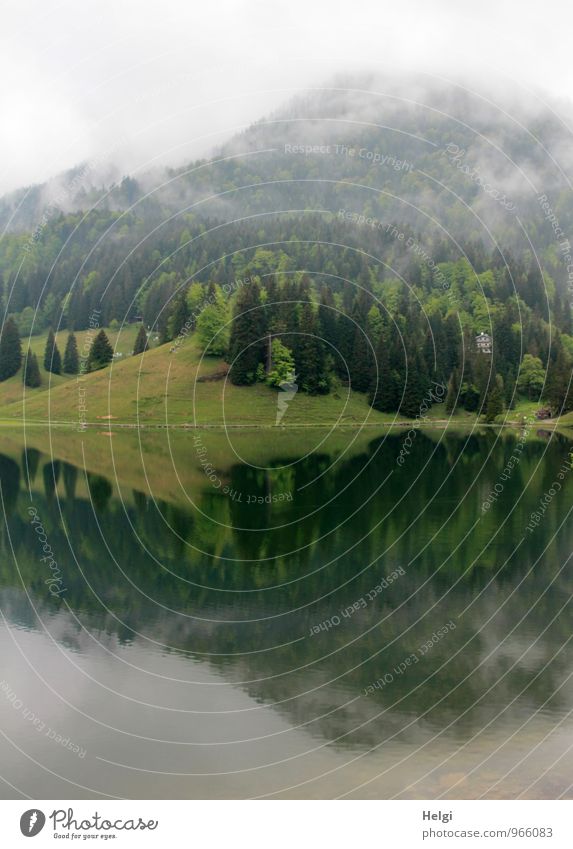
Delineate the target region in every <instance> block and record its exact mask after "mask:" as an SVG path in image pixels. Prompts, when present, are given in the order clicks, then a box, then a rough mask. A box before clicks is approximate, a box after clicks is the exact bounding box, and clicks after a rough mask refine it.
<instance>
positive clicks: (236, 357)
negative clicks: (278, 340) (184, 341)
mask: <svg viewBox="0 0 573 849" xmlns="http://www.w3.org/2000/svg"><path fill="white" fill-rule="evenodd" d="M265 331H266V328H265V315H264V309H263V307H262V304H261V291H260V286H259V284H258V282H257V281H256V280H254V281H253V282H251V283H249V284H248V285H246V286H243V287H242V288H241V289H240V290H239V294H238V297H237V301H236V304H235V312H234V316H233V322H232V326H231V334H230V340H229V361H230V362H231V370H230V373H229V376H230V379H231V382H232V383H234V384H236V385H237V386H248V385H249V384H251V383H254V382H255V381H256V379H257V368H258V366H259V363H264V351H265V335H266V332H265Z"/></svg>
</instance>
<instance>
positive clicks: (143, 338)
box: [133, 324, 147, 356]
mask: <svg viewBox="0 0 573 849" xmlns="http://www.w3.org/2000/svg"><path fill="white" fill-rule="evenodd" d="M144 351H147V333H146V332H145V327H144V326H143V324H142V325H141V327H140V328H139V330H138V331H137V336H136V337H135V344H134V346H133V354H134V356H135V355H136V354H143V352H144Z"/></svg>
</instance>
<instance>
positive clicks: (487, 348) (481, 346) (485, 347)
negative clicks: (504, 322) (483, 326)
mask: <svg viewBox="0 0 573 849" xmlns="http://www.w3.org/2000/svg"><path fill="white" fill-rule="evenodd" d="M476 346H477V349H478V351H480V352H481V353H482V354H491V336H490V335H489V333H484V332H483V330H482V332H481V333H480V334H479V335H478V336H476Z"/></svg>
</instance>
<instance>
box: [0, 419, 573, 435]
mask: <svg viewBox="0 0 573 849" xmlns="http://www.w3.org/2000/svg"><path fill="white" fill-rule="evenodd" d="M27 426H28V427H40V428H52V427H57V428H66V429H69V430H71V431H73V432H74V433H77V434H78V435H81V434H82V433H85V432H86V431H87V430H98V429H99V430H102V429H105V430H106V431H112V430H114V429H116V430H182V431H185V430H221V431H225V430H255V431H260V430H270V431H273V432H274V433H277V432H281V431H293V430H340V431H343V430H362V429H364V428H368V429H370V430H372V429H378V430H390V429H394V428H408V429H409V428H412V427H415V428H416V430H432V429H439V430H444V429H446V428H448V427H452V428H453V427H457V428H469V427H475V426H478V427H487V428H492V429H497V430H503V429H505V428H510V429H516V428H523V422H519V421H513V420H508V421H504V422H501V423H496V422H480V421H479V419H474V420H465V421H463V420H456V419H435V420H434V421H426V422H424V423H423V424H420V422H419V420H416V419H412V420H409V421H399V422H368V421H365V422H344V423H342V424H341V423H340V422H312V423H308V424H302V423H297V424H286V425H285V424H281V425H274V424H245V423H243V422H240V423H227V424H219V423H212V424H209V423H205V424H192V423H190V422H178V423H174V424H165V423H163V422H145V423H137V422H117V421H109V420H102V421H96V422H85V423H84V426H82V428H78V426H77V422H71V421H48V422H46V421H43V420H38V419H27V420H25V421H22V420H20V419H15V420H11V419H0V428H11V427H14V428H25V427H27ZM534 426H535V427H539V428H542V429H543V428H545V429H547V430H556V429H557V428H559V427H563V428H571V427H572V426H573V425H571V424H568V423H561V422H560V421H559V419H543V420H540V421H539V422H536V423H535V425H534Z"/></svg>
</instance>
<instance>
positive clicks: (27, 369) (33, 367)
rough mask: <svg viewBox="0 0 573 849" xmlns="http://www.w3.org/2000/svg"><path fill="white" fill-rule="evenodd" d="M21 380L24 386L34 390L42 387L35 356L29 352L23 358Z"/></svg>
mask: <svg viewBox="0 0 573 849" xmlns="http://www.w3.org/2000/svg"><path fill="white" fill-rule="evenodd" d="M22 380H23V382H24V385H25V386H29V387H31V388H34V389H35V388H36V387H38V386H41V385H42V376H41V375H40V367H39V365H38V358H37V356H36V355H35V354H34V353H33V352H32V351H30V349H29V348H28V353H27V354H26V356H25V358H24V369H23V371H22Z"/></svg>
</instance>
